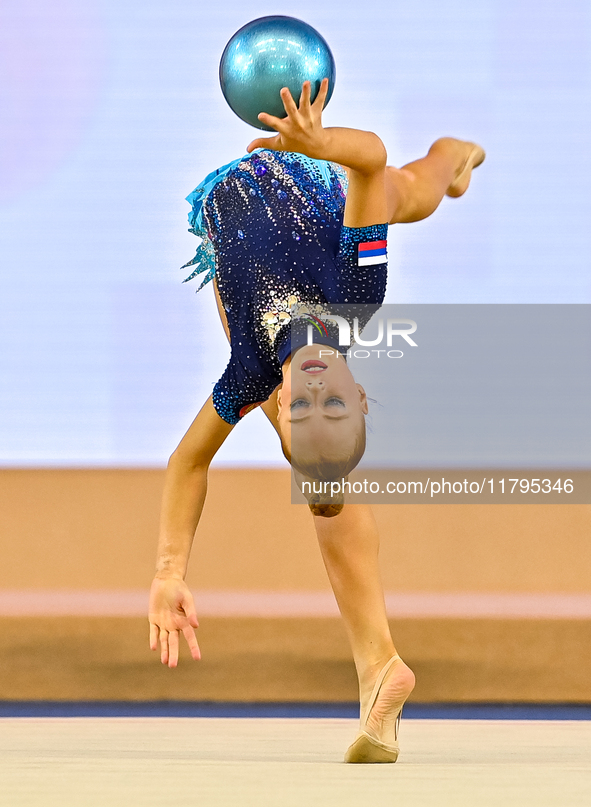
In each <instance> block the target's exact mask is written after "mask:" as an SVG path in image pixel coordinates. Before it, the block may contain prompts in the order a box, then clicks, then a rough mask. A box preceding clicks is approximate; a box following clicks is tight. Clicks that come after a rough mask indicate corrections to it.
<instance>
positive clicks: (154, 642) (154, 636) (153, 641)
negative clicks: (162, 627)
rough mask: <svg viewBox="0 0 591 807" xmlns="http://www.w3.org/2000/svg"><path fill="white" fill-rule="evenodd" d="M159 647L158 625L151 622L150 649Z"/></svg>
mask: <svg viewBox="0 0 591 807" xmlns="http://www.w3.org/2000/svg"><path fill="white" fill-rule="evenodd" d="M157 648H158V625H154V623H150V650H156V649H157Z"/></svg>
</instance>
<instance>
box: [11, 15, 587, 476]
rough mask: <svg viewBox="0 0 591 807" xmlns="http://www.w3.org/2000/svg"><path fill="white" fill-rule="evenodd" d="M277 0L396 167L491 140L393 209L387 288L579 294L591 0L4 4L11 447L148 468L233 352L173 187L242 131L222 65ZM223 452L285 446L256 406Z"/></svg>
mask: <svg viewBox="0 0 591 807" xmlns="http://www.w3.org/2000/svg"><path fill="white" fill-rule="evenodd" d="M277 13H283V14H291V15H293V16H297V17H300V18H302V19H304V20H306V21H307V22H309V23H310V24H312V25H313V26H315V27H316V28H318V30H319V31H320V32H321V33H322V34H323V36H324V37H325V38H326V39H327V40H328V42H329V44H330V45H331V48H332V49H333V52H334V55H335V59H336V64H337V85H336V90H335V94H334V97H333V99H332V101H331V103H330V106H329V107H328V109H327V112H326V115H325V123H326V124H327V125H342V126H355V127H359V128H364V129H370V130H374V131H376V132H378V133H379V134H380V136H381V137H382V138H383V140H384V142H385V143H386V146H387V148H388V152H389V158H390V162H391V163H392V164H395V165H402V164H404V163H405V162H408V161H410V160H412V159H415V158H417V157H419V156H421V155H422V154H424V152H425V151H426V149H427V148H428V147H429V145H430V143H431V142H432V141H433V140H434V139H435V138H437V137H439V136H441V135H456V136H459V137H463V138H466V139H473V140H477V141H479V142H481V143H482V144H483V145H484V146H485V148H486V149H487V152H488V159H487V162H486V163H485V164H484V166H483V167H482V168H481V169H479V170H478V172H477V173H476V174H475V177H474V182H473V185H472V187H471V188H470V191H469V193H468V194H467V195H466V196H465V197H463V198H462V199H460V200H448V199H446V200H445V201H444V203H443V204H442V206H441V208H440V209H439V210H438V211H437V212H436V214H435V215H434V216H433V217H432V218H431V219H429V220H427V221H425V222H422V223H418V224H413V225H401V226H398V227H396V228H391V230H390V241H389V254H390V280H389V286H388V294H387V302H396V303H413V304H414V303H583V302H586V303H589V302H591V281H590V279H589V275H590V270H589V266H590V260H589V258H590V249H589V246H590V245H589V239H590V235H589V232H590V229H591V228H589V226H588V225H589V212H590V206H589V203H588V199H589V192H590V191H589V188H591V162H590V150H589V142H588V140H589V131H590V130H591V126H590V124H591V69H590V67H591V65H590V55H591V47H590V42H591V23H590V17H591V6H590V4H589V3H588V0H563V2H561V3H557V2H548V1H546V2H544V0H537V1H536V2H533V0H511V1H510V0H494V2H492V1H491V2H480V0H476V2H474V0H470V1H469V0H449V2H445V3H442V2H440V0H415V2H413V3H404V4H403V3H392V2H390V1H389V0H368V1H366V2H364V3H350V4H343V3H340V2H325V3H321V2H317V0H316V1H315V2H310V1H309V0H298V2H297V3H296V2H283V3H277V2H273V3H271V2H251V3H249V4H248V6H247V7H246V10H245V6H244V4H243V3H239V2H236V0H230V2H224V3H217V4H216V3H204V2H200V1H199V0H197V2H196V1H195V0H193V1H192V2H188V0H175V2H174V3H163V2H161V0H158V2H156V1H155V0H143V2H141V3H138V2H135V0H134V2H132V1H131V0H104V1H103V2H99V0H54V2H52V3H51V4H49V3H47V2H43V0H3V4H2V7H1V9H0V84H1V86H0V116H1V118H0V169H1V170H0V185H2V187H0V200H1V201H0V234H1V235H0V238H1V242H0V250H1V251H0V260H1V266H0V273H1V274H0V463H1V464H3V465H4V466H162V465H163V464H164V463H165V462H166V460H167V458H168V456H169V455H170V453H171V451H172V450H173V449H174V447H175V446H176V444H177V442H178V440H179V439H180V438H181V436H182V434H183V433H184V431H185V429H186V428H187V427H188V425H189V423H190V422H191V420H192V418H193V417H194V416H195V414H196V413H197V411H198V409H199V407H200V406H201V404H202V403H203V401H204V400H205V398H206V397H207V396H208V395H209V394H210V392H211V389H212V385H213V383H214V382H215V381H216V380H217V378H218V377H219V376H220V375H221V372H222V371H223V368H224V366H225V362H226V360H227V356H228V348H227V345H226V342H225V337H224V335H223V332H222V329H221V326H220V324H219V321H218V320H217V314H216V312H215V307H214V301H213V293H212V289H211V288H207V289H206V290H205V291H203V292H202V293H200V294H199V295H195V294H194V292H193V290H192V288H191V284H187V285H186V286H182V285H180V281H181V280H182V278H183V277H184V276H185V275H184V274H183V272H181V271H180V270H179V269H178V267H179V266H180V265H181V264H183V263H185V262H186V261H187V260H188V259H189V258H191V257H192V256H193V254H194V250H195V248H196V245H197V242H196V239H195V238H194V236H192V235H190V234H189V233H187V224H186V217H187V213H188V205H187V204H186V202H185V201H184V197H185V196H186V195H187V194H188V193H189V192H190V191H191V190H192V189H193V188H194V187H195V185H196V184H197V183H198V182H199V181H200V180H201V179H202V177H203V176H204V175H205V174H206V173H208V172H209V171H210V170H212V169H213V168H215V167H216V166H218V165H221V164H222V163H225V162H228V161H229V160H231V159H233V158H235V157H237V156H240V155H241V154H242V153H244V149H245V146H246V145H247V144H248V143H249V142H250V140H251V139H252V138H253V137H255V136H256V131H255V130H254V129H250V128H249V127H247V126H246V125H245V124H243V123H242V122H241V121H239V120H238V119H237V118H236V117H235V116H234V115H233V114H232V112H231V111H230V110H229V108H228V107H227V106H226V105H225V102H224V100H223V98H222V95H221V92H220V90H219V87H218V81H217V68H218V61H219V57H220V54H221V52H222V50H223V47H224V45H225V43H226V41H227V40H228V39H229V37H230V36H231V35H232V34H233V33H234V32H235V31H236V29H237V28H239V27H240V26H241V25H243V24H244V23H245V22H247V21H248V20H250V19H253V18H255V17H258V16H261V15H265V14H277ZM426 460H428V458H426ZM216 461H217V462H220V463H233V464H240V465H245V464H263V465H265V464H267V465H268V464H274V463H283V459H282V457H281V454H280V451H279V449H278V446H277V440H276V437H275V435H274V434H273V432H272V430H271V428H270V426H269V425H268V424H267V423H266V422H265V419H264V416H263V415H262V414H261V413H260V412H256V413H253V414H251V415H249V416H248V417H247V418H246V420H245V421H244V422H243V423H241V424H240V425H239V426H238V427H237V428H236V429H235V430H234V432H233V434H232V435H231V437H230V439H229V440H228V441H227V443H226V445H225V446H224V447H223V449H222V451H221V452H220V454H219V455H218V459H217V460H216Z"/></svg>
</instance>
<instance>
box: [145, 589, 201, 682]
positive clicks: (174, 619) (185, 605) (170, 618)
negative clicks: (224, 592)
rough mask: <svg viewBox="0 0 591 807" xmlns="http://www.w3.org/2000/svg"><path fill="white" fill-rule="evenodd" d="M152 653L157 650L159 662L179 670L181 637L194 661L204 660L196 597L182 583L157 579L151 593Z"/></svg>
mask: <svg viewBox="0 0 591 807" xmlns="http://www.w3.org/2000/svg"><path fill="white" fill-rule="evenodd" d="M148 619H149V622H150V650H157V649H158V642H160V661H161V662H162V663H163V664H168V666H169V667H176V665H177V663H178V658H179V633H181V632H182V634H183V636H184V637H185V639H186V640H187V644H188V645H189V649H190V651H191V655H192V657H193V658H194V659H195V661H198V660H199V659H200V658H201V653H200V651H199V645H198V644H197V638H196V636H195V628H198V627H199V622H198V621H197V614H196V613H195V605H194V603H193V596H192V594H191V592H190V591H189V588H188V587H187V584H186V583H185V582H184V581H183V580H179V579H178V578H159V577H155V578H154V580H153V582H152V588H151V589H150V611H149V617H148Z"/></svg>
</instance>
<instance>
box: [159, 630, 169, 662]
mask: <svg viewBox="0 0 591 807" xmlns="http://www.w3.org/2000/svg"><path fill="white" fill-rule="evenodd" d="M160 661H161V662H162V664H168V631H167V630H162V628H161V629H160Z"/></svg>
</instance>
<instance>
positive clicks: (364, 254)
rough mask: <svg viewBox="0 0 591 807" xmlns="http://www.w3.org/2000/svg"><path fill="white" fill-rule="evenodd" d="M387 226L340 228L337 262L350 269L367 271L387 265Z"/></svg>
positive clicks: (373, 225)
mask: <svg viewBox="0 0 591 807" xmlns="http://www.w3.org/2000/svg"><path fill="white" fill-rule="evenodd" d="M387 241H388V225H387V224H372V225H371V226H370V227H345V226H344V225H343V226H342V227H341V235H340V239H339V249H338V253H337V261H338V262H339V263H340V264H341V266H344V267H347V268H350V269H367V268H368V267H372V266H373V267H378V266H381V265H383V264H385V265H387V263H388V252H387Z"/></svg>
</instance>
